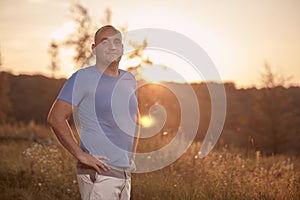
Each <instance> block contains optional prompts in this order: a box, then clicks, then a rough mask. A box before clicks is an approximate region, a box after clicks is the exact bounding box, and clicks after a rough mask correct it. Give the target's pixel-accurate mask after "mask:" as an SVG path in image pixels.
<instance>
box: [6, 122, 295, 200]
mask: <svg viewBox="0 0 300 200" xmlns="http://www.w3.org/2000/svg"><path fill="white" fill-rule="evenodd" d="M31 132H34V135H35V136H36V138H38V139H37V140H34V141H35V142H34V141H32V140H21V141H14V140H5V141H1V142H0V160H1V165H0V193H1V199H4V200H6V199H25V200H32V199H51V200H52V199H66V200H68V199H80V197H79V192H78V187H77V182H76V175H75V162H76V161H75V159H74V158H73V157H72V156H70V155H69V154H68V153H67V152H66V151H65V150H63V149H62V148H61V146H60V145H59V144H58V143H57V141H56V139H55V138H54V137H53V134H52V133H51V131H50V129H49V128H48V127H45V126H39V125H35V124H33V123H31V124H29V125H19V126H12V125H4V126H2V127H1V128H0V136H11V135H14V136H20V137H22V136H24V135H25V136H28V135H30V133H31ZM158 142H159V141H158ZM199 149H200V143H194V144H193V145H192V146H191V147H190V148H189V149H188V151H187V152H186V153H185V154H184V155H183V156H182V157H181V158H180V159H178V160H177V161H176V162H175V163H173V164H171V165H170V166H168V167H166V168H164V169H162V170H158V171H155V172H151V173H145V174H134V175H133V177H132V199H133V200H140V199H143V200H150V199H151V200H154V199H164V200H165V199H180V200H183V199H189V200H194V199H195V200H196V199H230V200H232V199H246V200H247V199H249V200H250V199H251V200H253V199H276V200H277V199H278V200H281V199H286V200H293V199H295V200H296V199H300V192H299V191H300V185H299V184H300V183H299V180H300V173H299V169H300V161H299V159H297V158H295V157H288V156H284V155H278V156H271V157H264V156H262V155H261V153H260V152H252V153H250V154H249V152H248V154H246V153H244V152H243V151H242V150H236V149H228V148H221V149H215V150H214V151H213V152H211V153H210V154H209V155H208V156H207V157H206V158H204V159H199V158H197V156H196V155H197V152H198V150H199Z"/></svg>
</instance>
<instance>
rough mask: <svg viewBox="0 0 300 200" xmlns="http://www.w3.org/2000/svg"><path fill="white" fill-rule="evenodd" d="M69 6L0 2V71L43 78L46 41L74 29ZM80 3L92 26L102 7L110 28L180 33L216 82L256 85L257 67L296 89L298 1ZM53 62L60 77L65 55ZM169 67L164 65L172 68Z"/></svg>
mask: <svg viewBox="0 0 300 200" xmlns="http://www.w3.org/2000/svg"><path fill="white" fill-rule="evenodd" d="M74 2H78V1H72V0H0V51H1V55H2V65H3V66H2V68H1V70H6V71H11V72H14V73H16V74H18V73H26V74H36V73H39V74H41V73H42V74H45V75H49V74H50V71H49V69H48V65H49V56H48V53H47V49H48V46H49V43H50V41H51V39H52V38H55V39H57V40H62V39H64V37H65V36H66V35H67V34H68V33H70V32H71V31H73V30H74V27H73V23H72V22H71V20H72V15H71V12H70V7H71V4H72V3H74ZM80 2H81V3H82V4H83V5H84V6H85V7H87V8H88V10H89V11H90V14H91V15H92V17H93V18H94V21H95V22H99V21H100V18H102V17H103V16H104V13H103V11H104V10H105V9H106V8H107V7H109V8H110V9H111V10H112V12H113V16H112V22H113V24H114V25H116V26H119V25H124V24H127V25H128V30H133V29H138V28H164V29H169V30H172V31H176V32H178V33H181V34H184V35H186V36H187V37H189V38H191V39H192V40H194V41H195V42H197V43H198V44H199V45H200V46H201V47H202V48H204V49H205V51H206V52H207V54H208V55H209V56H210V58H211V59H212V60H213V62H214V63H215V65H216V67H217V69H218V71H219V73H220V75H221V77H222V79H223V80H224V81H234V82H235V83H236V84H237V85H238V86H239V87H248V86H252V85H256V84H257V83H258V82H259V79H260V75H259V74H260V72H261V71H262V70H263V66H264V63H265V62H267V63H268V64H269V65H270V66H271V68H272V69H273V70H274V71H276V72H277V73H280V74H283V75H285V76H292V80H291V82H292V83H294V84H295V85H299V84H300V1H299V0H251V1H250V0H248V1H246V0H210V1H206V0H197V1H196V0H195V1H192V0H184V1H183V0H181V1H177V0H173V1H172V0H165V1H160V0H151V1H150V0H145V1H140V0H128V1H121V0H109V1H99V0H82V1H80ZM141 2H142V3H141ZM91 34H93V33H91ZM166 57H167V56H166ZM61 59H62V60H63V61H62V66H61V70H60V71H59V73H60V76H61V77H68V76H69V75H70V74H71V73H73V72H74V67H73V65H72V64H71V55H70V52H69V53H68V52H65V53H64V55H62V58H61ZM153 61H154V62H155V60H153ZM166 62H168V61H167V60H166ZM160 63H161V64H164V63H162V61H160ZM170 63H171V64H170ZM170 63H165V64H169V65H168V66H169V67H171V68H172V62H170Z"/></svg>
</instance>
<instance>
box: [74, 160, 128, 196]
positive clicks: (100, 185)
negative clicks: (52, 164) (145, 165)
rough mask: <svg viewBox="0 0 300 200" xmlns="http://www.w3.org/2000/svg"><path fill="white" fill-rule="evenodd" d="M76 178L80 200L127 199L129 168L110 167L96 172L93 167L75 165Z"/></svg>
mask: <svg viewBox="0 0 300 200" xmlns="http://www.w3.org/2000/svg"><path fill="white" fill-rule="evenodd" d="M77 180H78V186H79V191H80V195H81V198H82V200H129V199H130V190H131V177H130V169H127V168H126V169H123V168H116V167H110V169H109V171H107V172H105V171H102V172H101V174H98V173H97V172H96V171H95V170H94V169H91V168H89V167H85V166H84V165H82V164H80V163H79V164H78V165H77Z"/></svg>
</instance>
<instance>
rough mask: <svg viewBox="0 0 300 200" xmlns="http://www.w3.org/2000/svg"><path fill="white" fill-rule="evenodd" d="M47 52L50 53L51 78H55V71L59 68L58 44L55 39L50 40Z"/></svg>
mask: <svg viewBox="0 0 300 200" xmlns="http://www.w3.org/2000/svg"><path fill="white" fill-rule="evenodd" d="M48 53H49V54H50V65H49V69H50V70H51V74H52V78H55V73H56V72H57V71H58V70H59V69H60V67H59V65H60V59H59V44H58V43H57V42H56V41H55V40H52V41H51V43H50V46H49V49H48Z"/></svg>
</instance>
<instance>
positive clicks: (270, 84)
mask: <svg viewBox="0 0 300 200" xmlns="http://www.w3.org/2000/svg"><path fill="white" fill-rule="evenodd" d="M289 79H290V78H287V77H284V76H283V75H280V74H278V73H275V72H273V71H272V70H271V68H270V66H269V65H268V64H267V63H266V64H265V66H264V71H263V72H262V73H261V85H262V86H263V88H261V89H260V90H259V91H258V92H257V93H256V96H255V97H254V100H255V103H254V105H255V106H254V110H253V111H255V118H254V119H253V120H254V123H253V124H255V126H254V127H253V129H254V130H253V138H254V143H255V144H256V145H257V146H258V147H259V148H260V149H264V150H265V151H267V152H269V153H274V154H277V153H279V152H280V151H281V148H282V146H284V143H285V142H286V139H287V138H288V137H287V134H288V133H289V130H288V127H289V124H290V122H292V121H293V119H292V115H291V113H290V111H289V110H288V106H289V104H290V102H291V99H290V97H288V96H287V95H286V90H287V89H286V88H285V87H284V86H286V85H288V80H289Z"/></svg>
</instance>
